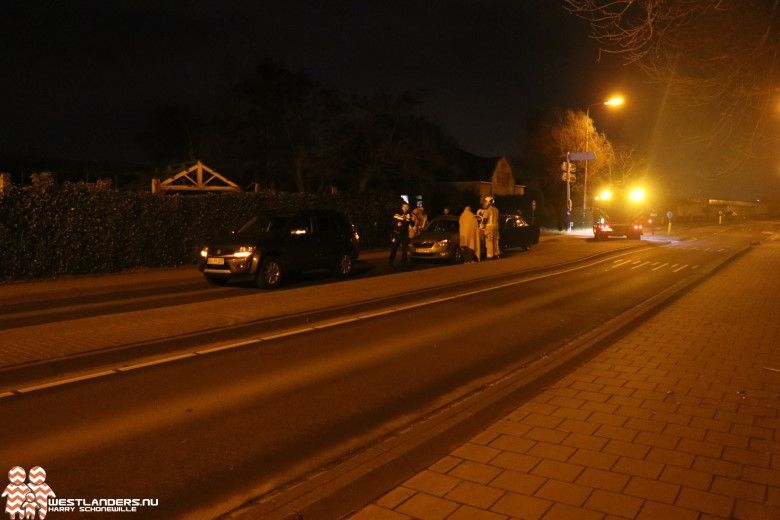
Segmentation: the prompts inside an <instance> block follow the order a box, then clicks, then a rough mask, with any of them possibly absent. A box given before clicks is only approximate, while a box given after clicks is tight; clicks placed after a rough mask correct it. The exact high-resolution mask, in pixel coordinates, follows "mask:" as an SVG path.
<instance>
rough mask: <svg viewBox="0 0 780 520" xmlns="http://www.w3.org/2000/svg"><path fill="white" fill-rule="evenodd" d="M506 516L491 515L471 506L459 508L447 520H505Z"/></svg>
mask: <svg viewBox="0 0 780 520" xmlns="http://www.w3.org/2000/svg"><path fill="white" fill-rule="evenodd" d="M505 519H506V515H502V514H498V513H491V512H490V511H484V510H482V509H477V508H475V507H471V506H460V508H459V509H458V510H457V511H455V512H454V513H452V514H451V515H450V516H448V517H447V520H505Z"/></svg>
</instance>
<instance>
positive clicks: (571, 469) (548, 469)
mask: <svg viewBox="0 0 780 520" xmlns="http://www.w3.org/2000/svg"><path fill="white" fill-rule="evenodd" d="M583 469H585V468H584V467H583V466H579V465H577V464H569V463H567V462H558V461H555V460H543V461H541V462H540V463H539V464H537V465H536V467H535V468H534V469H533V470H531V473H532V474H534V475H538V476H540V477H547V478H554V479H557V480H562V481H565V482H574V481H575V480H576V478H577V477H578V476H579V474H580V473H582V470H583Z"/></svg>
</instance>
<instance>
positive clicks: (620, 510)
mask: <svg viewBox="0 0 780 520" xmlns="http://www.w3.org/2000/svg"><path fill="white" fill-rule="evenodd" d="M641 506H642V500H641V499H639V498H634V497H630V496H627V495H621V494H619V493H612V492H611V491H604V490H602V489H597V490H595V491H594V492H593V494H592V495H591V496H590V498H588V501H587V502H586V503H585V507H586V508H588V509H594V510H596V511H600V512H602V513H607V514H611V515H617V516H622V517H624V518H634V517H635V516H636V514H637V513H638V512H639V508H640V507H641Z"/></svg>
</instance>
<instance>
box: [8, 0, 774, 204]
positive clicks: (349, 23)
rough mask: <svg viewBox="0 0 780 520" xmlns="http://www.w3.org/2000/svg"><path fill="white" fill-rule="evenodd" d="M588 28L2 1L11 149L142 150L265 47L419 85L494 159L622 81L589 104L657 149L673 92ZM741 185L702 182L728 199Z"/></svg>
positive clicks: (383, 82) (429, 10)
mask: <svg viewBox="0 0 780 520" xmlns="http://www.w3.org/2000/svg"><path fill="white" fill-rule="evenodd" d="M587 29H588V28H587V26H586V25H585V24H584V23H583V22H581V21H579V20H577V19H575V18H573V17H572V16H571V15H569V14H568V13H566V12H565V11H564V10H563V8H562V7H561V6H560V2H558V1H557V0H439V1H433V0H424V1H423V0H413V1H404V0H394V1H390V0H385V1H375V0H360V1H357V0H354V1H353V0H345V1H335V0H334V1H322V0H320V1H304V0H287V1H275V2H271V1H239V2H230V1H200V2H199V1H186V2H185V1H180V0H166V1H159V2H146V1H135V2H124V1H115V0H112V1H92V2H85V1H68V2H36V1H12V2H4V3H3V16H2V18H1V19H0V43H1V44H2V50H0V71H2V79H1V80H0V114H2V120H3V121H2V125H0V156H2V155H5V156H19V155H34V156H47V157H64V158H74V159H88V160H111V161H130V162H139V161H140V162H143V161H145V159H146V158H145V156H144V154H143V150H141V149H139V148H138V146H137V145H136V144H134V141H133V137H134V136H135V135H136V134H137V133H138V132H140V131H141V130H143V128H144V125H145V123H146V121H147V119H148V116H149V113H150V111H151V110H152V109H153V108H154V107H155V106H157V105H164V104H178V105H185V106H189V107H191V108H192V109H193V110H195V111H203V112H207V111H208V110H209V108H210V107H211V106H213V105H214V104H215V103H219V102H220V99H222V98H224V97H225V96H226V95H227V94H228V92H229V88H230V86H231V85H232V84H234V83H236V82H237V81H240V80H241V79H244V78H247V77H248V76H250V75H251V73H252V70H253V68H254V66H255V65H256V64H257V63H258V62H259V61H260V60H262V59H264V58H273V59H276V60H279V61H281V62H282V63H284V64H285V65H286V66H288V67H289V68H291V69H293V70H303V71H306V72H308V73H310V74H311V75H312V77H314V78H315V79H316V80H317V81H318V82H320V83H321V84H322V85H323V86H326V87H333V88H338V89H344V90H348V91H352V92H355V93H360V94H371V93H374V92H378V91H388V92H398V91H401V90H411V91H414V92H417V93H418V94H419V95H420V96H421V97H422V98H423V99H424V101H425V104H424V110H425V111H426V112H428V113H429V114H431V115H432V116H434V117H435V118H436V119H437V120H438V121H440V122H441V124H442V125H443V127H444V128H445V130H446V131H447V132H448V133H450V134H451V135H452V136H453V137H454V138H455V139H456V140H457V141H458V142H459V143H460V144H461V145H462V146H463V147H464V148H465V149H467V150H469V151H471V152H473V153H476V154H479V155H484V156H496V155H501V154H509V155H512V154H516V153H517V152H518V140H519V137H520V136H521V134H522V132H523V128H524V125H525V122H526V119H527V116H528V115H529V114H530V113H531V112H533V111H534V110H540V109H542V110H543V109H547V108H550V107H561V108H581V109H584V107H585V106H586V105H587V104H589V103H592V102H594V101H597V100H599V99H602V98H605V97H607V96H608V95H610V94H612V93H615V92H621V93H623V94H624V95H625V96H626V99H627V104H626V106H625V107H624V108H623V109H622V110H621V111H620V112H619V113H618V112H614V113H613V112H608V111H606V110H602V109H601V108H597V109H594V111H593V113H592V116H593V118H594V119H595V121H596V124H597V126H598V127H599V129H601V130H603V131H605V132H606V133H607V135H608V136H609V137H610V138H611V139H612V140H613V141H615V142H617V143H624V144H628V145H630V146H637V147H638V148H639V149H644V150H649V149H650V148H651V147H652V146H653V144H652V142H651V141H652V139H651V138H652V135H653V125H654V121H655V119H656V118H655V113H656V111H657V110H658V107H659V103H660V99H661V95H662V92H660V91H659V90H658V89H657V88H656V87H653V86H651V85H649V84H647V83H646V81H645V80H644V78H643V77H642V76H641V74H640V73H638V72H637V71H636V70H635V69H633V68H630V67H626V66H624V65H622V64H621V63H620V62H619V61H618V60H617V59H614V58H613V59H611V60H604V61H602V62H601V63H597V62H596V58H597V52H596V51H597V49H596V47H595V45H594V44H593V43H592V42H591V41H590V40H589V39H588V33H587ZM0 167H1V166H0ZM773 177H774V176H773ZM729 182H730V181H728V180H722V181H720V182H718V183H715V184H712V185H705V186H703V185H698V187H697V190H698V191H702V190H711V191H713V192H717V193H716V194H718V195H726V194H729V193H732V192H733V191H734V190H733V186H732V185H730V184H729ZM742 187H743V188H744V185H743V186H742ZM761 187H762V185H760V184H758V183H756V187H755V188H756V189H755V190H754V189H753V187H752V186H751V187H750V189H744V190H742V191H740V194H743V192H744V195H745V196H753V192H754V191H756V190H759V191H760V188H761Z"/></svg>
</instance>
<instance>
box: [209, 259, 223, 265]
mask: <svg viewBox="0 0 780 520" xmlns="http://www.w3.org/2000/svg"><path fill="white" fill-rule="evenodd" d="M206 263H207V264H209V265H224V264H225V259H224V258H209V259H207V260H206Z"/></svg>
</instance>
